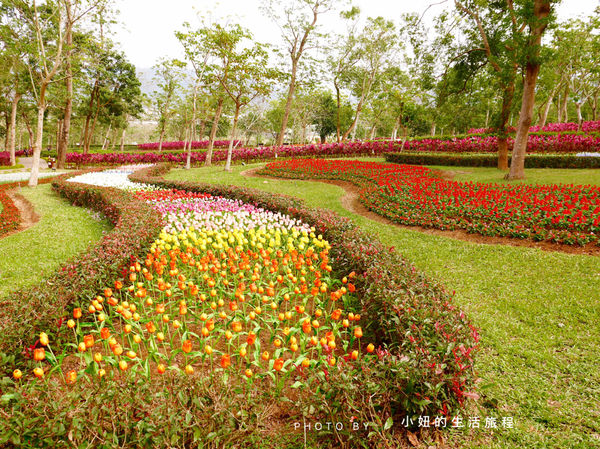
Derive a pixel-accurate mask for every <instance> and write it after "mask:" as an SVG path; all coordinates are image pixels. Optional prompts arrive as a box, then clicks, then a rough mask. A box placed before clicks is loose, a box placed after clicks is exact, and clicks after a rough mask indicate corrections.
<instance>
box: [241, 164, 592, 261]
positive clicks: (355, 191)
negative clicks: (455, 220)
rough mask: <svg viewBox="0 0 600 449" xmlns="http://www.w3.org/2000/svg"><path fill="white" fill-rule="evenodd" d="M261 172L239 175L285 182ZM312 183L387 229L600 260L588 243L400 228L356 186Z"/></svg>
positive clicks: (450, 174) (446, 176)
mask: <svg viewBox="0 0 600 449" xmlns="http://www.w3.org/2000/svg"><path fill="white" fill-rule="evenodd" d="M261 168H262V167H256V168H252V169H249V170H245V171H243V172H241V173H240V174H241V175H242V176H250V177H256V178H266V179H269V178H270V179H280V180H281V179H284V178H275V177H271V176H264V175H257V174H256V172H257V171H258V170H260V169H261ZM457 173H458V172H453V171H447V172H444V171H442V172H441V174H442V177H443V178H444V179H448V180H451V179H452V178H453V177H454V176H455V175H456V174H457ZM285 179H286V180H287V178H285ZM295 181H306V180H295ZM315 181H317V182H323V183H325V184H333V185H336V186H339V187H341V188H343V189H344V191H345V194H344V196H343V197H342V198H341V199H340V200H341V202H342V206H344V208H346V209H347V210H349V211H350V212H353V213H355V214H358V215H361V216H363V217H366V218H368V219H370V220H373V221H377V222H379V223H384V224H387V225H389V226H395V227H397V228H400V229H407V230H411V231H418V232H422V233H424V234H429V235H437V236H442V237H448V238H452V239H456V240H463V241H466V242H472V243H480V244H484V245H510V246H524V247H527V248H537V249H541V250H543V251H558V252H563V253H568V254H584V255H589V256H600V246H598V245H596V244H595V243H590V244H587V245H585V246H575V245H565V244H561V243H553V242H536V241H533V240H526V239H517V238H511V237H488V236H484V235H479V234H470V233H468V232H466V231H463V230H454V231H443V230H440V229H431V228H425V227H422V226H406V225H401V224H398V223H396V222H393V221H391V220H388V219H387V218H385V217H382V216H381V215H379V214H376V213H375V212H373V211H371V210H369V209H367V208H366V207H365V206H364V205H363V204H362V203H361V202H360V197H359V194H360V188H359V187H357V186H355V185H354V184H352V183H351V182H348V181H337V180H329V179H313V180H310V181H309V182H315Z"/></svg>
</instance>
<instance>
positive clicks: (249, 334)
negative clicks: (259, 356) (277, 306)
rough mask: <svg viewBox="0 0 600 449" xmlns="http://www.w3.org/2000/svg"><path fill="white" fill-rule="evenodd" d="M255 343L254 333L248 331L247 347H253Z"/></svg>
mask: <svg viewBox="0 0 600 449" xmlns="http://www.w3.org/2000/svg"><path fill="white" fill-rule="evenodd" d="M255 341H256V334H255V333H254V332H252V331H250V332H249V333H248V338H247V339H246V342H247V343H248V346H250V345H253V344H254V342H255Z"/></svg>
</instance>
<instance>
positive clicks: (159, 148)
mask: <svg viewBox="0 0 600 449" xmlns="http://www.w3.org/2000/svg"><path fill="white" fill-rule="evenodd" d="M164 138H165V126H164V125H162V126H161V127H160V136H159V138H158V152H159V153H160V152H162V144H163V139H164Z"/></svg>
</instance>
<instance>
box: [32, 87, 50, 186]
mask: <svg viewBox="0 0 600 449" xmlns="http://www.w3.org/2000/svg"><path fill="white" fill-rule="evenodd" d="M40 97H41V94H40ZM41 103H42V104H41V105H38V117H37V120H38V121H37V129H36V135H35V144H34V146H33V163H32V165H31V174H30V175H29V182H28V185H29V187H35V186H37V184H38V176H39V173H40V155H41V153H42V138H43V135H44V112H45V111H46V106H45V104H44V103H43V101H42V102H41Z"/></svg>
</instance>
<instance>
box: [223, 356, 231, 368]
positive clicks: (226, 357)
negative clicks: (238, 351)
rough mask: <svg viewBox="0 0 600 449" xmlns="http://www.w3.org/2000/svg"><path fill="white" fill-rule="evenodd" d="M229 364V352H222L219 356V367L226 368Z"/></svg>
mask: <svg viewBox="0 0 600 449" xmlns="http://www.w3.org/2000/svg"><path fill="white" fill-rule="evenodd" d="M230 365H231V357H230V356H229V354H223V356H222V357H221V367H222V368H223V369H227V368H228V367H229V366H230Z"/></svg>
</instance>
